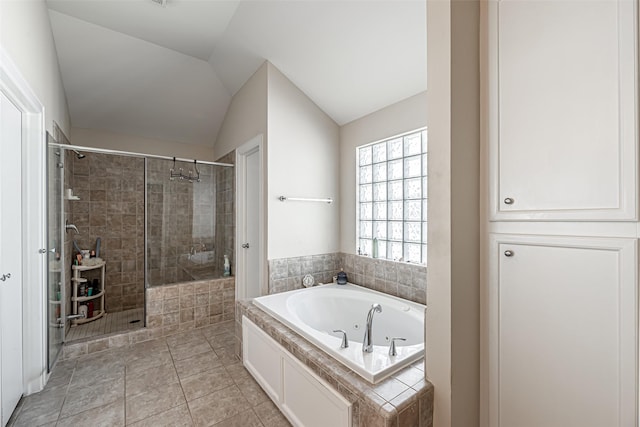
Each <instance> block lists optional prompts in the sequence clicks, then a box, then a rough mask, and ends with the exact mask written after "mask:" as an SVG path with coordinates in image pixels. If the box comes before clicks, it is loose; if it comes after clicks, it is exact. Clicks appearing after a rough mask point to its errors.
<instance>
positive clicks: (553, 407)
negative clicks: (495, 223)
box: [487, 235, 638, 427]
mask: <svg viewBox="0 0 640 427" xmlns="http://www.w3.org/2000/svg"><path fill="white" fill-rule="evenodd" d="M491 240H492V247H491V248H492V252H491V263H492V278H491V287H490V292H489V301H488V306H487V307H488V318H489V351H488V354H489V400H490V402H489V411H490V412H489V413H490V426H492V427H497V426H504V427H508V426H519V427H528V426H531V427H536V426H546V427H553V426H558V427H560V426H573V425H579V426H583V427H585V426H594V427H596V426H605V425H606V426H612V427H613V426H620V427H622V426H630V425H636V422H637V416H638V413H637V402H636V399H635V396H636V392H637V378H638V375H637V347H636V337H637V317H636V316H637V293H636V280H637V279H636V241H635V240H634V239H598V238H567V237H565V238H560V237H532V236H505V235H494V236H492V239H491Z"/></svg>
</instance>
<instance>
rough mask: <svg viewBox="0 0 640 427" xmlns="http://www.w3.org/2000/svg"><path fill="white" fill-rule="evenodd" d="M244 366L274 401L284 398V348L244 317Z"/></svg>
mask: <svg viewBox="0 0 640 427" xmlns="http://www.w3.org/2000/svg"><path fill="white" fill-rule="evenodd" d="M242 359H243V362H244V366H245V367H246V368H247V369H248V370H249V372H251V374H252V375H253V376H254V378H255V379H256V381H258V383H260V385H261V386H262V388H263V389H264V391H265V392H266V393H267V394H268V395H269V397H271V399H272V400H273V401H274V402H280V400H281V399H282V350H281V349H280V347H279V346H278V345H277V344H276V343H275V342H274V341H273V340H272V339H271V338H270V337H269V336H268V335H267V334H265V333H264V332H263V331H262V330H260V328H258V327H257V326H256V325H255V324H254V323H253V322H251V321H250V320H249V319H247V318H246V317H243V318H242Z"/></svg>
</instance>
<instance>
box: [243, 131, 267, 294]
mask: <svg viewBox="0 0 640 427" xmlns="http://www.w3.org/2000/svg"><path fill="white" fill-rule="evenodd" d="M236 167H237V171H236V173H237V174H236V182H237V183H238V187H237V192H238V193H237V197H238V206H237V209H238V218H237V219H238V220H237V230H238V236H237V242H238V246H237V260H238V261H237V266H236V282H237V283H236V285H237V287H238V289H237V294H238V295H237V296H238V298H255V297H259V296H261V295H262V294H263V282H264V274H263V268H264V267H263V265H264V238H263V230H264V225H263V224H264V221H263V219H264V208H263V200H264V199H263V196H262V177H263V170H262V136H257V137H256V138H253V139H252V140H250V141H249V142H247V143H246V144H244V145H243V146H242V147H240V148H238V151H237V161H236Z"/></svg>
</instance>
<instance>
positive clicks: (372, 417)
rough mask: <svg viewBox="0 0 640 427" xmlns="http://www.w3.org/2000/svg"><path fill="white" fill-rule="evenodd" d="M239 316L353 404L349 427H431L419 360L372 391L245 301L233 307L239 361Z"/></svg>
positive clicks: (428, 391)
mask: <svg viewBox="0 0 640 427" xmlns="http://www.w3.org/2000/svg"><path fill="white" fill-rule="evenodd" d="M243 315H245V316H247V317H248V318H249V319H250V320H252V321H253V322H254V323H255V324H256V325H258V326H259V327H260V328H261V329H262V330H263V331H264V332H266V333H267V334H268V335H269V336H270V337H271V338H273V339H274V340H276V341H277V342H278V343H279V344H280V345H282V346H283V347H284V348H285V349H286V350H287V351H289V352H290V353H291V354H293V355H294V356H295V357H296V358H297V359H298V360H300V361H301V362H302V363H304V364H305V365H306V366H307V367H309V368H310V369H311V370H312V371H313V372H315V373H316V374H317V375H319V376H320V377H321V378H322V379H324V380H325V381H327V382H328V383H329V384H331V386H332V387H333V388H334V389H335V390H337V391H338V392H339V393H340V394H341V395H342V396H343V397H344V398H345V399H347V400H348V401H349V402H351V403H352V404H353V419H352V421H353V424H352V427H431V426H432V425H433V385H432V384H431V383H430V382H428V381H426V380H425V378H424V359H422V360H420V361H418V362H415V363H413V364H412V365H410V366H408V367H406V368H405V369H403V370H401V371H399V372H398V373H396V374H394V375H392V376H391V377H389V378H387V379H386V380H384V381H382V382H381V383H379V384H376V385H373V384H371V383H369V382H367V381H365V380H363V379H362V378H360V377H359V376H357V375H356V374H355V373H353V372H352V371H350V370H349V369H348V368H346V367H345V366H343V365H342V364H340V363H338V362H337V361H335V360H334V359H333V358H331V357H330V356H329V355H327V354H326V353H324V352H323V351H321V350H320V349H318V348H317V347H315V346H314V345H313V344H311V343H309V342H308V341H307V340H305V339H304V338H302V337H301V336H300V335H298V334H297V333H295V332H293V331H292V330H291V329H289V328H288V327H286V326H285V325H283V324H282V323H280V322H279V321H277V320H276V319H274V318H273V317H271V316H269V315H268V314H266V313H265V312H263V311H262V310H260V309H259V308H258V307H256V306H255V305H253V304H252V303H251V302H250V301H238V302H237V310H236V328H235V329H236V351H237V355H238V357H240V358H241V355H242V345H241V343H242V316H243Z"/></svg>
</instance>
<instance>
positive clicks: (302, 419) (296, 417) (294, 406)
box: [282, 357, 351, 427]
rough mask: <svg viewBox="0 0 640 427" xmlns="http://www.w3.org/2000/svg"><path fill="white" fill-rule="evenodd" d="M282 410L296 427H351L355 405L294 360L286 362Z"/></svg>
mask: <svg viewBox="0 0 640 427" xmlns="http://www.w3.org/2000/svg"><path fill="white" fill-rule="evenodd" d="M283 370H284V378H283V383H284V398H283V403H282V410H283V411H284V412H285V413H286V414H287V415H288V417H289V419H291V420H293V421H294V422H293V424H294V425H300V426H305V427H325V426H335V427H338V426H344V427H349V426H351V404H349V402H347V401H346V400H344V399H342V398H340V397H339V396H338V395H337V394H336V393H335V392H334V391H331V389H330V387H329V386H327V385H324V384H323V383H322V380H320V379H319V378H317V377H315V376H313V375H312V374H311V373H310V372H309V371H308V370H307V369H305V368H304V367H303V366H302V365H301V364H300V362H298V361H297V360H295V359H294V358H292V357H285V358H284V360H283Z"/></svg>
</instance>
